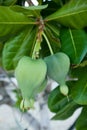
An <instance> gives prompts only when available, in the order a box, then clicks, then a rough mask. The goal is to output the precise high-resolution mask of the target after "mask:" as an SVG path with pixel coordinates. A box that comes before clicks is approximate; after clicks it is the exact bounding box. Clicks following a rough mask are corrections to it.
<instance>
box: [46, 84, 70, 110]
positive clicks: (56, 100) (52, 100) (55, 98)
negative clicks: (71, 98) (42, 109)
mask: <svg viewBox="0 0 87 130" xmlns="http://www.w3.org/2000/svg"><path fill="white" fill-rule="evenodd" d="M66 104H68V100H67V98H66V97H65V96H64V95H63V94H61V93H60V90H59V86H58V87H56V88H55V89H53V90H52V91H51V92H50V94H49V97H48V107H49V109H50V111H52V112H58V111H60V110H61V109H62V108H63V107H64V106H65V105H66Z"/></svg>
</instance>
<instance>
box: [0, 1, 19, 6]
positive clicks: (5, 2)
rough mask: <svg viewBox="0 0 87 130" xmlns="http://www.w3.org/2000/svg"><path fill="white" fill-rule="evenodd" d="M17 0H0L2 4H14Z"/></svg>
mask: <svg viewBox="0 0 87 130" xmlns="http://www.w3.org/2000/svg"><path fill="white" fill-rule="evenodd" d="M16 1H17V0H0V5H6V6H9V5H13V4H15V3H16Z"/></svg>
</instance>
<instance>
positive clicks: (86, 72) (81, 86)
mask: <svg viewBox="0 0 87 130" xmlns="http://www.w3.org/2000/svg"><path fill="white" fill-rule="evenodd" d="M72 77H74V78H75V79H78V80H76V81H72V83H71V85H70V86H71V87H72V88H73V89H72V98H73V100H74V101H75V102H76V103H78V104H81V105H87V66H85V67H79V68H76V69H74V70H72Z"/></svg>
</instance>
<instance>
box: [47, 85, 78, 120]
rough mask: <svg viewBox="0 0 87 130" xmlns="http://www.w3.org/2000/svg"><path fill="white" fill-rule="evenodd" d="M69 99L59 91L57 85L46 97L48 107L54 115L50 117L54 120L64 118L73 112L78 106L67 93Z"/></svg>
mask: <svg viewBox="0 0 87 130" xmlns="http://www.w3.org/2000/svg"><path fill="white" fill-rule="evenodd" d="M68 98H69V101H68V99H67V97H65V96H63V95H62V94H61V93H60V90H59V87H57V88H55V89H54V90H52V92H51V93H50V95H49V98H48V107H49V109H50V110H51V111H52V112H55V113H56V115H55V116H54V117H53V118H52V119H54V120H64V119H67V118H68V117H70V116H71V115H72V114H73V112H74V111H75V110H76V109H77V108H78V107H80V106H79V105H78V104H76V103H75V102H73V101H72V99H71V96H70V95H69V97H68Z"/></svg>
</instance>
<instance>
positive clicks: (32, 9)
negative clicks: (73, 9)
mask: <svg viewBox="0 0 87 130" xmlns="http://www.w3.org/2000/svg"><path fill="white" fill-rule="evenodd" d="M47 6H48V5H38V6H29V7H21V6H18V5H15V6H11V7H10V8H11V9H12V10H13V11H15V12H22V13H23V14H26V15H28V16H33V15H34V16H39V15H40V14H39V13H40V11H41V10H42V9H45V8H47Z"/></svg>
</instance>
